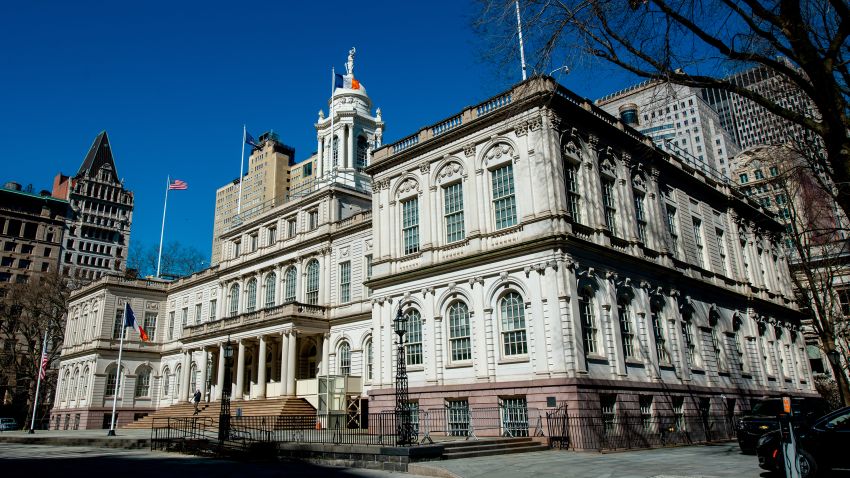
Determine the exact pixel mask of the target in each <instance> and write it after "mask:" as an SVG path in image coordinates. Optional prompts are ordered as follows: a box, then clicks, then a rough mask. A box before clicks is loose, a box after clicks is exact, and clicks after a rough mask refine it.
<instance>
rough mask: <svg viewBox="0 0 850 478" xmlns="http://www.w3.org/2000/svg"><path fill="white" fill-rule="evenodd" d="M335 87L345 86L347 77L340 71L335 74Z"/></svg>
mask: <svg viewBox="0 0 850 478" xmlns="http://www.w3.org/2000/svg"><path fill="white" fill-rule="evenodd" d="M334 88H345V79H344V78H343V77H342V75H340V74H339V73H335V74H334Z"/></svg>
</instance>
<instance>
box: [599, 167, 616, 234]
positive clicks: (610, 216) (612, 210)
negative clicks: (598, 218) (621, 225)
mask: <svg viewBox="0 0 850 478" xmlns="http://www.w3.org/2000/svg"><path fill="white" fill-rule="evenodd" d="M602 205H603V206H604V207H605V228H606V229H608V231H609V232H610V233H611V235H613V236H616V235H617V206H616V205H615V203H614V181H611V180H608V179H603V180H602Z"/></svg>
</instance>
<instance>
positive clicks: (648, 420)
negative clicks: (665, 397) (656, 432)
mask: <svg viewBox="0 0 850 478" xmlns="http://www.w3.org/2000/svg"><path fill="white" fill-rule="evenodd" d="M638 403H639V404H640V422H641V425H642V427H643V429H644V431H651V430H652V395H640V396H639V397H638Z"/></svg>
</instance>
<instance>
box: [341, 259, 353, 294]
mask: <svg viewBox="0 0 850 478" xmlns="http://www.w3.org/2000/svg"><path fill="white" fill-rule="evenodd" d="M339 301H340V302H350V301H351V261H345V262H340V263H339Z"/></svg>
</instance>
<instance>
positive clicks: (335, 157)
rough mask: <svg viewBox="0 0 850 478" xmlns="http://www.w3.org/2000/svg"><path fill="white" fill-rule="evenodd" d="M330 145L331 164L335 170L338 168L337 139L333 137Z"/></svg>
mask: <svg viewBox="0 0 850 478" xmlns="http://www.w3.org/2000/svg"><path fill="white" fill-rule="evenodd" d="M331 144H332V146H331V164H333V167H334V168H336V167H337V166H339V138H338V137H336V136H334V138H333V142H332V143H331Z"/></svg>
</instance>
